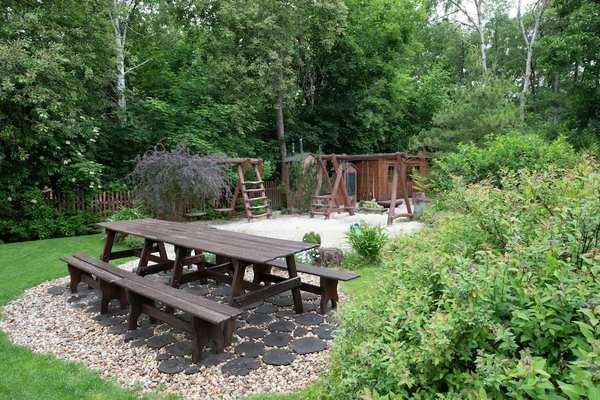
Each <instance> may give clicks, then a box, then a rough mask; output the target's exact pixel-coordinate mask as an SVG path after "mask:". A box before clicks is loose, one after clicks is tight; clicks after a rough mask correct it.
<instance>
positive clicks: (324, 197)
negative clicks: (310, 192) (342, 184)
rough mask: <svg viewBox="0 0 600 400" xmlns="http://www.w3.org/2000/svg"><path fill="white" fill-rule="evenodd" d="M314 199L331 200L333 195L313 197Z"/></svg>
mask: <svg viewBox="0 0 600 400" xmlns="http://www.w3.org/2000/svg"><path fill="white" fill-rule="evenodd" d="M313 198H314V199H330V198H331V195H330V194H325V195H322V196H313Z"/></svg>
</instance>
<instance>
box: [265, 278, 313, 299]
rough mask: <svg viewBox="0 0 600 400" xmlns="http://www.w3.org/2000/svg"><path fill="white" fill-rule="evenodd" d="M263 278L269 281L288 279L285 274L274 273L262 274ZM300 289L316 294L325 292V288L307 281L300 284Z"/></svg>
mask: <svg viewBox="0 0 600 400" xmlns="http://www.w3.org/2000/svg"><path fill="white" fill-rule="evenodd" d="M261 278H262V279H263V280H265V281H267V282H281V281H285V280H286V279H287V278H284V277H283V276H279V275H272V274H263V275H262V276H261ZM300 290H301V291H303V292H310V293H314V294H321V293H322V292H323V290H322V289H321V287H320V286H317V285H312V284H310V283H305V282H302V284H301V285H300Z"/></svg>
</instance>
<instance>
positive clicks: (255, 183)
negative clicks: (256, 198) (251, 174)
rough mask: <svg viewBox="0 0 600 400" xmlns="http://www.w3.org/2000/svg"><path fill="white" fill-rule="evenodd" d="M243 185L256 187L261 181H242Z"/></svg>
mask: <svg viewBox="0 0 600 400" xmlns="http://www.w3.org/2000/svg"><path fill="white" fill-rule="evenodd" d="M244 183H247V184H250V185H258V184H259V183H263V181H244Z"/></svg>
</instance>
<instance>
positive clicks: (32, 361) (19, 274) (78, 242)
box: [0, 235, 174, 400]
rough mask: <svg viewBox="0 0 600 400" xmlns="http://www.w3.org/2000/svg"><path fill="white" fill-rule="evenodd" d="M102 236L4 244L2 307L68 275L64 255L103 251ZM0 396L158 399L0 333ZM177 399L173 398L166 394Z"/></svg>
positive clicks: (0, 265)
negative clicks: (43, 353)
mask: <svg viewBox="0 0 600 400" xmlns="http://www.w3.org/2000/svg"><path fill="white" fill-rule="evenodd" d="M102 245H103V241H102V235H90V236H78V237H71V238H61V239H49V240H37V241H33V242H22V243H10V244H3V245H0V273H1V276H2V279H1V280H0V306H1V305H4V304H6V303H7V302H8V301H10V300H11V299H12V298H14V297H16V296H18V295H20V294H21V293H22V292H23V290H25V289H27V288H29V287H32V286H35V285H37V284H39V283H41V282H44V281H47V280H50V279H54V278H57V277H60V276H64V275H66V267H65V264H64V263H63V262H61V261H60V260H59V257H60V256H63V255H68V254H74V253H87V254H90V255H94V256H97V255H99V254H100V253H101V251H102ZM0 365H2V366H3V368H2V373H1V374H0V399H15V400H16V399H19V400H27V399H32V400H33V399H46V400H49V399H61V400H63V399H64V400H69V399H73V400H75V399H94V400H102V399H116V400H120V399H138V398H142V399H156V398H167V397H166V396H162V395H160V394H158V393H153V394H150V395H147V396H141V395H140V394H139V393H137V392H136V391H133V390H126V389H123V388H121V387H120V386H119V385H118V384H117V383H115V382H110V381H106V380H104V379H102V378H101V377H100V375H98V374H97V373H95V372H93V371H91V370H89V369H87V368H85V367H84V366H82V365H80V364H77V363H73V362H67V361H62V360H59V359H57V358H55V357H53V356H48V355H41V354H34V353H32V352H31V351H30V350H29V349H27V348H24V347H20V346H15V345H13V344H11V343H10V342H9V340H8V338H7V337H6V334H4V333H2V332H0ZM168 398H174V397H168Z"/></svg>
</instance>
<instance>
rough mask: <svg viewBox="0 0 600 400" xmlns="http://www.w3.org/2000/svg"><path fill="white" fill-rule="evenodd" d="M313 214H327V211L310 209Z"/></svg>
mask: <svg viewBox="0 0 600 400" xmlns="http://www.w3.org/2000/svg"><path fill="white" fill-rule="evenodd" d="M311 212H312V213H313V214H314V215H328V214H329V213H328V212H322V211H311Z"/></svg>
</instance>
